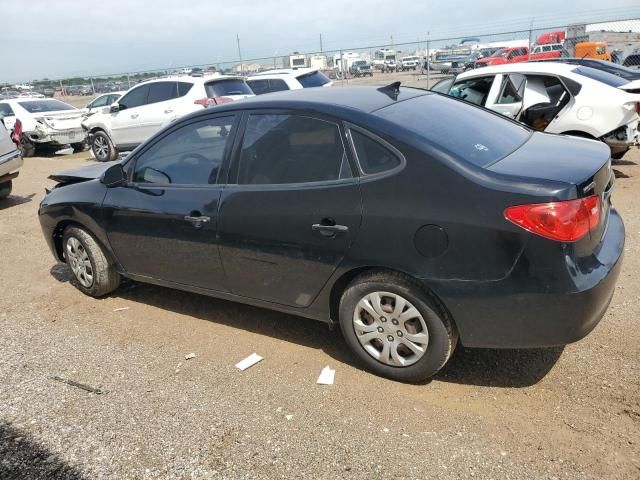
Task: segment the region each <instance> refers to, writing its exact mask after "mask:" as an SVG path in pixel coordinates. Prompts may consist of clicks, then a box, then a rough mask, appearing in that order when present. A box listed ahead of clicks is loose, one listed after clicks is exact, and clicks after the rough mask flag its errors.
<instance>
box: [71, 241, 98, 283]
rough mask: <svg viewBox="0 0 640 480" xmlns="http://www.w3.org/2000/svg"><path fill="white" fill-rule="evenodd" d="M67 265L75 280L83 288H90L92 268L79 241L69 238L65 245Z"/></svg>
mask: <svg viewBox="0 0 640 480" xmlns="http://www.w3.org/2000/svg"><path fill="white" fill-rule="evenodd" d="M66 254H67V263H68V264H69V266H70V267H71V271H72V272H73V274H74V275H75V276H76V279H77V280H78V281H79V282H80V284H81V285H82V286H83V287H86V288H90V287H91V286H92V285H93V267H92V266H91V260H89V255H88V254H87V251H86V250H85V248H84V246H83V245H82V243H80V240H78V239H77V238H75V237H69V239H68V240H67V245H66Z"/></svg>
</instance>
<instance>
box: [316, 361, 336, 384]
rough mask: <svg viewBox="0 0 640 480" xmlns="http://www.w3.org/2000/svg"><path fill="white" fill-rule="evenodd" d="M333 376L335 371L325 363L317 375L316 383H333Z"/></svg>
mask: <svg viewBox="0 0 640 480" xmlns="http://www.w3.org/2000/svg"><path fill="white" fill-rule="evenodd" d="M335 377H336V371H335V370H334V369H332V368H331V367H330V366H329V365H327V366H326V367H324V368H323V369H322V371H321V372H320V376H319V377H318V381H317V382H316V383H317V384H318V385H333V380H334V379H335Z"/></svg>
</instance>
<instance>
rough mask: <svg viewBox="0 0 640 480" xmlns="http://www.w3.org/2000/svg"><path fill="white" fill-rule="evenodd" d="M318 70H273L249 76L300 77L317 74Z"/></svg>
mask: <svg viewBox="0 0 640 480" xmlns="http://www.w3.org/2000/svg"><path fill="white" fill-rule="evenodd" d="M317 71H318V69H317V68H276V69H273V70H265V71H264V72H257V73H254V74H252V75H250V76H249V78H251V77H263V76H266V75H293V76H294V77H300V76H302V75H305V74H307V73H313V72H317Z"/></svg>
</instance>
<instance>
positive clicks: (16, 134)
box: [11, 118, 22, 145]
mask: <svg viewBox="0 0 640 480" xmlns="http://www.w3.org/2000/svg"><path fill="white" fill-rule="evenodd" d="M11 140H13V143H15V144H16V145H20V142H21V140H22V122H21V121H20V119H19V118H16V123H14V124H13V130H12V131H11Z"/></svg>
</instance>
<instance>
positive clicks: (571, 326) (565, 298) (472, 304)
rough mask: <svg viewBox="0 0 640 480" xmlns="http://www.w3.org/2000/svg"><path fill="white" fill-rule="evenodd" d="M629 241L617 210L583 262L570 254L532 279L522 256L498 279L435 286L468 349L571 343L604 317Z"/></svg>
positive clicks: (546, 345)
mask: <svg viewBox="0 0 640 480" xmlns="http://www.w3.org/2000/svg"><path fill="white" fill-rule="evenodd" d="M624 239H625V230H624V224H623V222H622V219H621V218H620V216H619V215H618V213H617V212H616V211H615V210H614V209H612V210H611V212H610V216H609V223H608V226H607V231H606V233H605V235H604V237H603V240H602V242H601V243H600V245H599V248H598V250H597V251H596V252H595V253H594V254H592V255H591V256H589V257H587V258H582V259H580V260H579V261H576V260H574V259H573V258H571V256H570V255H567V256H566V257H565V264H564V265H562V267H561V268H560V269H559V270H557V271H549V272H548V278H540V275H538V276H537V278H531V277H528V273H529V271H530V268H531V267H530V265H527V263H528V260H524V259H521V261H519V262H518V263H519V264H520V265H516V268H514V270H513V271H512V272H511V273H510V275H509V276H507V277H506V278H504V279H502V280H499V281H497V282H460V281H448V282H440V283H437V284H436V285H435V288H434V290H435V292H436V293H437V294H438V295H439V296H440V298H441V299H442V300H443V302H444V303H445V305H446V306H447V308H448V309H449V311H450V312H451V314H452V317H453V319H454V321H455V322H456V326H457V327H458V331H459V333H460V339H461V342H462V344H463V345H465V346H467V347H483V348H529V347H532V348H535V347H550V346H558V345H566V344H568V343H572V342H575V341H578V340H580V339H581V338H583V337H585V336H586V335H587V334H589V332H591V331H592V330H593V329H594V328H595V327H596V325H597V324H598V322H599V321H600V320H601V319H602V317H603V316H604V314H605V312H606V310H607V307H608V306H609V303H610V302H611V298H612V297H613V294H614V291H615V285H616V281H617V279H618V275H619V274H620V269H621V267H622V256H623V250H624ZM430 287H432V285H431V284H430Z"/></svg>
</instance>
